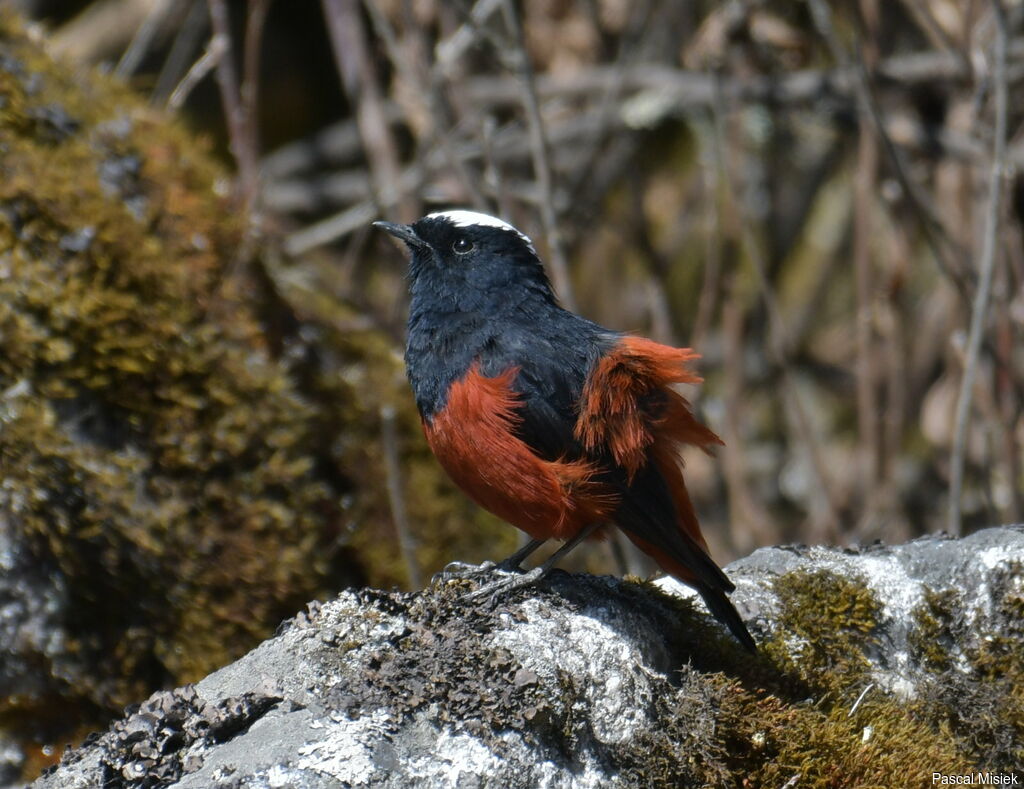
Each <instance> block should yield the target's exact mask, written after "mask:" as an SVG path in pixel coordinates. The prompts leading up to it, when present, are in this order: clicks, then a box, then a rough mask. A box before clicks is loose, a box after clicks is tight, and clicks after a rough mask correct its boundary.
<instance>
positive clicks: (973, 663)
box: [911, 562, 1024, 771]
mask: <svg viewBox="0 0 1024 789" xmlns="http://www.w3.org/2000/svg"><path fill="white" fill-rule="evenodd" d="M1021 578H1024V565H1022V563H1021V562H1010V563H1008V565H1007V566H1006V568H1005V569H1003V570H1001V571H1000V572H999V573H997V574H995V575H994V577H993V579H992V583H991V587H990V588H991V596H990V598H989V600H987V601H985V603H986V605H987V609H988V611H987V614H986V611H985V609H984V608H980V607H979V608H976V609H974V610H971V608H969V607H968V606H967V604H966V601H965V600H964V599H963V596H962V595H961V594H960V593H959V592H957V591H955V590H941V591H939V592H935V591H929V592H927V593H926V595H925V599H924V601H923V602H922V603H921V604H920V605H919V606H918V607H917V609H915V611H914V623H915V629H914V631H913V632H912V633H911V643H912V644H913V645H914V648H915V652H916V656H917V658H918V659H919V660H921V662H922V664H923V665H925V666H926V667H927V668H929V669H930V670H931V671H933V672H934V677H933V678H932V679H931V681H930V682H928V683H927V685H926V686H925V687H924V688H923V690H922V692H921V693H920V694H919V698H918V699H917V700H916V702H915V704H914V707H915V710H916V713H917V714H918V715H919V716H920V717H921V718H923V719H929V720H933V721H939V722H941V723H942V725H944V726H945V727H946V728H947V729H948V730H949V731H950V735H951V738H952V739H953V740H954V741H955V743H956V745H957V747H958V749H959V750H960V751H962V752H963V753H966V754H968V755H969V756H970V757H971V758H972V760H973V761H974V762H975V764H976V765H977V766H978V767H979V768H983V769H988V770H1004V771H1005V770H1012V769H1016V768H1019V766H1020V765H1021V764H1024V624H1021V623H1022V622H1024V589H1022V584H1021ZM986 617H987V620H988V621H986ZM986 633H987V634H989V635H985V636H982V637H980V638H979V637H978V636H977V635H976V634H986Z"/></svg>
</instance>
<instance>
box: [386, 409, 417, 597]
mask: <svg viewBox="0 0 1024 789" xmlns="http://www.w3.org/2000/svg"><path fill="white" fill-rule="evenodd" d="M380 425H381V445H382V447H383V449H384V468H385V473H386V475H387V486H388V504H389V505H390V507H391V518H392V520H393V521H394V524H395V532H396V536H397V537H398V548H399V550H400V552H401V554H402V559H403V561H404V562H405V571H406V576H407V577H408V580H409V589H411V590H416V589H420V588H422V586H423V577H422V573H421V572H420V564H419V561H418V560H417V559H416V541H415V538H414V537H413V534H412V528H411V527H410V525H409V515H408V512H407V510H406V507H405V490H404V487H403V485H402V464H401V462H400V460H399V456H398V428H397V426H396V424H395V409H394V407H393V406H390V405H385V406H381V409H380Z"/></svg>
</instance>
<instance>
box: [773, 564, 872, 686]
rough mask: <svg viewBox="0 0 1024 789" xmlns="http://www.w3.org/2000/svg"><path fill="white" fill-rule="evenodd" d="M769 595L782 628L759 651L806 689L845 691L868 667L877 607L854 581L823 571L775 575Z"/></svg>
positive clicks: (862, 587)
mask: <svg viewBox="0 0 1024 789" xmlns="http://www.w3.org/2000/svg"><path fill="white" fill-rule="evenodd" d="M774 591H775V594H776V595H777V596H778V598H779V601H780V603H781V605H782V613H781V616H780V623H781V625H782V627H781V628H780V629H779V631H777V632H776V634H775V637H774V638H773V639H772V640H771V641H770V642H769V643H767V644H765V645H764V650H765V652H766V653H767V654H768V655H769V656H770V657H771V658H772V659H773V660H774V661H776V662H777V663H778V664H779V665H780V666H782V667H784V668H785V669H786V671H787V673H792V674H794V675H796V676H798V677H800V678H801V680H802V681H804V682H805V683H806V684H807V685H808V687H809V688H812V689H815V690H818V691H822V692H824V691H829V690H833V689H835V688H836V687H840V686H848V685H849V684H851V682H852V681H854V679H855V678H856V677H857V676H858V675H861V674H863V673H864V672H865V671H866V670H867V669H868V667H869V664H868V660H867V657H866V651H867V650H868V649H870V648H871V647H872V645H873V644H874V641H875V637H874V634H873V633H874V630H875V628H876V626H877V625H878V621H879V619H880V616H881V609H882V607H881V604H880V603H879V601H878V600H877V599H876V598H875V597H874V595H873V594H872V593H871V592H870V591H869V590H868V588H867V585H866V584H865V583H863V582H861V581H859V580H857V579H851V578H847V577H843V576H840V575H837V574H836V573H833V572H830V571H828V570H815V571H812V572H807V571H803V570H798V571H794V572H790V573H786V574H785V575H782V576H779V577H778V578H777V579H776V580H775V583H774Z"/></svg>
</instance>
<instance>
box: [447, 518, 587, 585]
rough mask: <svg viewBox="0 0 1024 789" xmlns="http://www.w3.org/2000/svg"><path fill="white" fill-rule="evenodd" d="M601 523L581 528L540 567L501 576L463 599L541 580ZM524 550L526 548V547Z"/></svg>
mask: <svg viewBox="0 0 1024 789" xmlns="http://www.w3.org/2000/svg"><path fill="white" fill-rule="evenodd" d="M601 525H602V523H601V521H596V522H594V523H591V524H590V525H588V526H585V527H583V528H582V529H580V530H579V531H578V532H577V533H576V536H574V537H573V538H572V539H570V540H569V541H568V542H566V544H565V545H563V546H562V547H561V548H559V549H558V550H557V551H555V552H554V553H553V554H551V556H550V557H549V558H548V560H547V561H546V562H544V564H542V565H541V566H540V567H534V568H533V569H532V570H530V571H529V572H526V573H523V574H522V575H513V576H506V577H505V578H500V579H498V580H497V581H494V582H493V583H489V584H486V585H484V586H481V587H480V588H479V589H477V590H475V591H473V592H470V593H469V594H467V595H466V596H465V597H464V598H463V599H464V600H479V599H481V598H483V597H493V596H494V595H497V594H501V593H505V592H511V591H513V590H514V589H522V588H523V587H524V586H530V585H532V584H535V583H537V581H539V580H540V579H541V578H543V577H544V576H545V575H547V574H548V573H549V572H551V570H552V568H553V567H554V566H555V565H556V564H558V562H559V561H560V560H561V559H562V557H564V556H565V555H566V554H568V553H569V552H570V551H571V550H572V549H573V548H575V547H576V546H577V545H579V544H580V543H581V542H583V541H584V540H585V539H587V537H589V536H590V535H591V534H593V533H594V532H595V531H597V530H598V528H600V527H601ZM526 547H529V545H527V546H526ZM523 550H525V548H524V549H523ZM533 550H534V549H531V552H532V551H533ZM509 558H510V559H512V558H514V556H510V557H509Z"/></svg>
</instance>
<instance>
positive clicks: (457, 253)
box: [374, 211, 554, 312]
mask: <svg viewBox="0 0 1024 789" xmlns="http://www.w3.org/2000/svg"><path fill="white" fill-rule="evenodd" d="M374 224H375V225H376V226H377V227H379V228H381V229H382V230H386V231H387V232H388V233H390V234H391V235H393V236H395V237H396V238H399V239H401V240H402V241H404V242H405V243H406V245H407V246H408V247H409V251H410V252H411V254H412V260H411V261H410V264H409V275H410V279H411V281H412V282H411V286H412V295H413V300H414V301H417V300H426V301H429V302H431V303H434V304H436V306H439V307H441V306H443V307H444V308H446V309H454V310H456V311H472V310H482V311H487V312H493V311H494V310H495V309H497V308H499V307H500V306H501V305H502V304H508V303H510V302H512V303H515V302H519V301H521V300H522V299H524V298H530V299H538V298H539V299H542V300H544V301H547V302H552V303H553V302H554V296H553V295H552V293H551V285H550V284H549V282H548V278H547V275H546V274H545V273H544V267H543V266H542V265H541V262H540V260H539V259H538V257H537V251H536V250H535V249H534V247H533V243H532V242H531V241H530V239H529V238H527V237H526V236H525V235H523V234H522V233H520V232H519V231H518V230H516V229H515V228H514V227H512V225H510V224H508V223H507V222H503V221H502V220H500V219H497V218H495V217H493V216H488V215H487V214H479V213H476V212H475V211H442V212H440V213H436V214H429V215H427V216H425V217H423V218H422V219H420V220H418V221H416V222H413V223H412V224H411V225H396V224H392V223H390V222H375V223H374ZM499 311H500V310H499Z"/></svg>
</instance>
